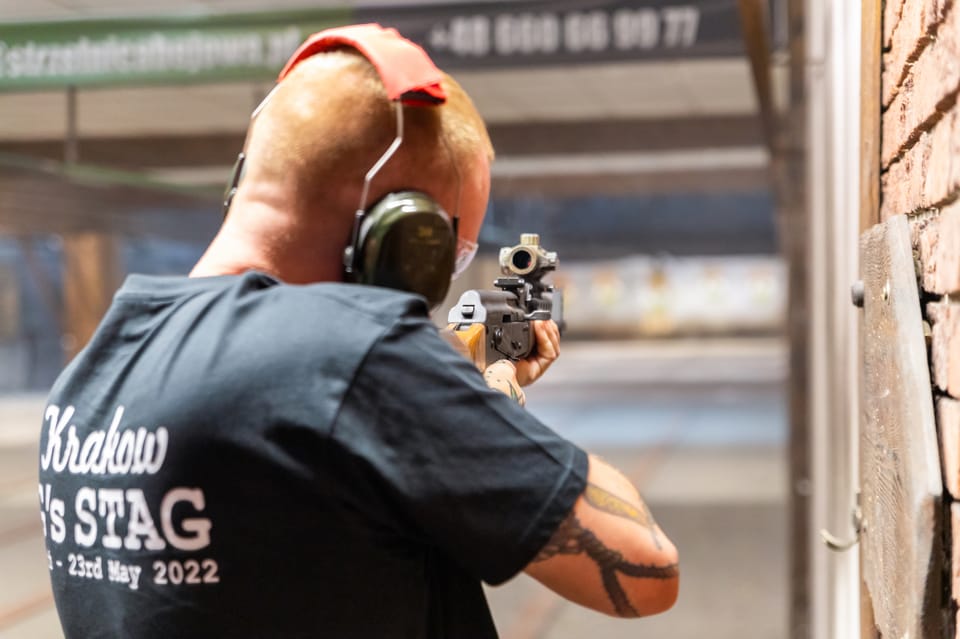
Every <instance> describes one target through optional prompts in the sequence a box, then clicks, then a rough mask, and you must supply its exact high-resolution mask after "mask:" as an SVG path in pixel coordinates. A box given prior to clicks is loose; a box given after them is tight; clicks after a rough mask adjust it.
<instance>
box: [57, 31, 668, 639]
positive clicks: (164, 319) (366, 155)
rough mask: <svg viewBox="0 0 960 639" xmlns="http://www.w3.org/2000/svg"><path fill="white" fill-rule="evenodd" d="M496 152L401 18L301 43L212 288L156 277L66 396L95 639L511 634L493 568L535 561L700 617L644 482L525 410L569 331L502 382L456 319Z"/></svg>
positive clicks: (127, 304)
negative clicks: (492, 595) (691, 609)
mask: <svg viewBox="0 0 960 639" xmlns="http://www.w3.org/2000/svg"><path fill="white" fill-rule="evenodd" d="M398 140H399V143H398V142H397V141H398ZM392 142H393V143H392ZM388 149H392V151H388V152H387V153H385V151H386V150H388ZM492 158H493V150H492V148H491V145H490V141H489V138H488V136H487V132H486V129H485V127H484V125H483V122H482V120H481V119H480V117H479V115H478V114H477V112H476V110H475V109H474V107H473V105H472V103H471V101H470V99H469V98H468V97H467V95H466V94H465V93H464V91H463V90H462V89H461V88H460V86H459V85H458V84H457V83H456V82H455V81H454V80H453V79H451V78H450V77H449V76H447V75H445V74H441V73H440V72H439V71H437V70H436V69H435V68H433V66H432V64H431V63H430V62H429V59H428V58H426V56H425V54H424V53H423V52H422V50H420V49H419V48H418V47H416V46H415V45H413V44H411V43H409V42H407V41H405V40H403V39H402V38H400V37H399V36H398V35H397V34H396V33H395V32H393V31H390V30H382V29H380V28H379V27H376V26H372V25H367V26H362V27H350V28H344V29H335V30H331V31H329V32H324V33H321V34H318V35H317V36H315V37H313V38H311V40H309V41H308V42H307V43H306V44H305V45H304V47H302V48H301V50H300V51H298V53H297V54H295V56H294V58H293V59H292V60H291V62H290V63H289V64H288V65H287V67H286V68H285V69H284V71H283V73H282V75H281V81H280V82H279V83H278V85H277V87H276V89H275V90H274V91H273V93H272V94H271V96H270V97H269V99H268V100H266V102H265V104H264V105H262V108H260V109H259V110H258V112H257V113H256V115H255V118H254V120H253V122H252V124H251V128H250V131H249V134H248V137H247V142H246V144H245V148H244V159H243V161H242V162H240V163H239V166H238V169H237V172H236V176H235V180H234V186H235V187H236V188H235V192H234V193H231V195H230V197H228V199H227V208H228V209H229V211H228V213H227V215H226V218H225V220H224V223H223V225H222V228H221V229H220V231H219V233H218V235H217V236H216V238H215V239H214V240H213V242H212V243H211V244H210V246H209V248H208V249H207V251H206V253H205V254H204V255H203V257H202V258H201V259H200V261H199V263H198V264H197V265H196V267H195V268H194V270H193V272H192V273H191V276H190V277H189V278H187V277H143V276H131V277H130V278H128V280H127V282H126V283H125V284H124V286H123V287H122V288H121V289H120V291H119V292H118V293H117V295H116V297H115V299H114V303H113V305H112V306H111V308H110V310H109V311H108V313H107V314H106V316H105V317H104V319H103V322H102V324H101V326H100V328H99V329H98V331H97V333H96V334H95V335H94V337H93V339H92V340H91V342H90V343H89V344H88V346H87V347H86V348H85V349H84V351H83V352H82V353H81V354H80V355H79V356H78V357H77V358H76V359H75V360H74V361H73V362H71V364H70V365H69V366H68V368H67V369H66V370H65V371H64V372H63V374H62V375H61V377H60V378H59V379H58V381H57V382H56V384H55V386H54V388H53V390H52V391H51V394H50V397H49V400H48V405H47V408H46V411H45V414H44V426H43V436H42V440H41V449H40V450H41V457H40V475H41V477H40V481H41V490H40V493H41V506H42V507H43V522H44V533H45V535H46V542H47V549H48V559H49V565H50V570H51V579H52V581H53V587H54V593H55V597H56V603H57V609H58V612H59V614H60V618H61V622H62V624H63V627H64V631H65V634H66V636H67V637H68V638H73V637H82V638H89V637H136V638H138V639H149V638H153V637H157V638H160V637H163V638H166V637H200V636H211V637H232V638H244V637H333V638H337V639H346V638H358V639H373V638H381V637H382V638H390V637H453V638H461V637H495V636H496V631H495V629H494V625H493V622H492V620H491V618H490V613H489V610H488V608H487V604H486V601H485V599H484V594H483V590H482V588H481V582H482V581H485V582H487V583H490V584H498V583H501V582H503V581H506V580H508V579H510V578H511V577H513V576H514V575H516V574H517V573H518V572H520V571H522V570H523V571H526V572H527V573H529V574H530V575H532V576H533V577H535V578H536V579H538V580H539V581H540V582H542V583H543V584H544V585H545V586H547V587H548V588H550V589H552V590H554V591H556V592H557V593H559V594H560V595H562V596H564V597H566V598H568V599H570V600H572V601H574V602H577V603H579V604H582V605H584V606H588V607H590V608H593V609H595V610H598V611H601V612H604V613H607V614H611V615H616V616H623V617H633V616H639V615H647V614H653V613H656V612H659V611H662V610H665V609H667V608H669V607H670V606H671V605H672V604H673V602H674V600H675V598H676V594H677V587H678V572H677V554H676V550H675V549H674V547H673V545H672V544H671V543H670V541H669V540H668V539H667V538H666V537H665V535H664V534H663V532H662V531H661V530H660V529H659V528H658V527H657V525H656V524H655V523H654V521H653V519H652V518H651V516H650V514H649V511H648V510H647V509H646V506H645V505H644V503H643V502H642V500H641V498H640V496H639V494H638V493H637V491H636V489H635V488H634V487H633V486H632V485H631V484H630V482H629V481H628V480H627V479H626V478H625V477H624V476H623V475H622V474H621V473H619V472H618V471H616V470H615V469H614V468H612V467H611V466H609V465H608V464H606V463H604V462H603V461H601V460H599V459H597V458H596V457H592V456H588V455H587V454H586V453H585V452H583V451H582V450H580V449H579V448H578V447H576V446H575V445H573V444H571V443H570V442H568V441H566V440H564V439H562V438H561V437H559V436H558V435H556V434H555V433H553V432H552V431H551V430H550V429H549V428H547V427H546V426H544V425H542V424H541V423H539V422H538V421H537V420H536V419H535V418H534V417H533V416H531V415H530V414H529V413H527V412H526V411H525V410H524V409H523V408H521V407H520V406H519V405H518V404H517V402H516V401H514V400H512V399H511V398H510V397H509V393H510V391H511V390H515V389H516V388H517V387H518V386H520V385H524V384H529V383H532V382H533V381H535V380H536V379H537V378H539V377H540V375H542V374H543V372H544V371H545V370H546V369H547V368H548V367H549V365H550V364H551V363H552V362H553V361H554V360H555V359H556V357H557V355H558V351H559V335H558V331H557V328H556V325H555V324H553V323H552V322H549V321H547V322H536V323H534V330H533V333H534V336H535V341H536V347H535V350H534V353H533V354H532V355H531V356H529V357H527V358H525V359H522V360H520V361H518V362H516V363H515V364H514V363H512V362H510V361H509V360H500V361H498V362H494V363H491V364H490V366H489V367H488V368H487V370H486V377H487V379H488V380H489V381H490V383H491V384H492V385H493V386H495V387H497V388H498V389H499V390H500V391H503V392H498V391H497V390H492V389H491V388H490V387H488V386H487V385H486V384H485V383H484V376H482V375H481V373H480V372H479V371H478V370H477V369H476V368H475V367H474V366H473V365H472V364H471V363H470V362H468V361H467V360H466V359H464V358H463V357H461V356H460V355H458V354H457V353H455V352H454V350H453V349H452V348H451V347H450V345H449V344H447V343H446V342H445V341H444V340H443V339H441V338H440V337H439V336H438V333H437V330H436V329H435V327H434V326H433V324H432V323H431V322H430V320H429V316H428V304H431V303H434V304H435V303H436V302H438V301H439V300H440V299H442V298H443V294H444V293H445V291H446V287H447V285H448V284H449V279H450V275H451V272H453V271H454V270H456V268H457V265H458V263H459V265H460V266H462V265H463V263H464V262H465V261H467V260H468V258H469V257H470V256H471V255H472V251H473V250H474V249H475V246H476V244H475V242H476V240H477V235H478V233H479V229H480V225H481V223H482V220H483V216H484V212H485V209H486V205H487V198H488V194H489V184H490V163H491V161H492ZM358 202H359V203H360V206H359V210H358ZM447 212H449V215H448V213H447ZM371 284H373V285H371ZM398 288H400V289H406V291H412V292H404V290H397V289H398Z"/></svg>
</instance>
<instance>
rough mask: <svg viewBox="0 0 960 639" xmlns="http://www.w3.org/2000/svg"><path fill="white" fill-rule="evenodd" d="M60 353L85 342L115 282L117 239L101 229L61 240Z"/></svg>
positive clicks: (69, 354) (71, 351)
mask: <svg viewBox="0 0 960 639" xmlns="http://www.w3.org/2000/svg"><path fill="white" fill-rule="evenodd" d="M63 266H64V269H63V306H64V327H63V328H64V354H65V355H66V356H67V358H68V359H70V358H72V357H73V356H74V355H76V354H77V353H78V352H80V349H81V348H83V346H84V345H85V344H86V343H87V341H88V340H89V339H90V337H91V336H92V335H93V332H94V330H96V328H97V325H98V324H99V323H100V319H101V318H102V317H103V314H104V312H105V311H106V310H107V307H108V306H110V300H111V299H112V297H113V292H114V290H116V287H117V285H118V284H119V256H118V250H117V240H116V238H115V237H113V236H111V235H105V234H103V233H89V232H88V233H75V234H72V235H68V236H66V237H64V241H63Z"/></svg>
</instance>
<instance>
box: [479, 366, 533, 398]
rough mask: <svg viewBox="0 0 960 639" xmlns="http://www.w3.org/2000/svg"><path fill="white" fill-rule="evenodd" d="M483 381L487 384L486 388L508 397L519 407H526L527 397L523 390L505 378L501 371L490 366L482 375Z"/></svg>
mask: <svg viewBox="0 0 960 639" xmlns="http://www.w3.org/2000/svg"><path fill="white" fill-rule="evenodd" d="M483 379H484V381H486V382H487V386H489V387H490V388H492V389H494V390H498V391H500V392H501V393H503V394H505V395H509V397H510V399H512V400H513V401H515V402H517V403H518V404H520V405H521V406H525V405H526V403H527V397H526V395H525V394H524V392H523V390H522V389H521V388H520V387H519V386H518V385H517V383H516V382H515V381H513V380H511V379H508V378H506V377H505V376H504V375H503V373H502V371H498V370H497V369H495V368H494V367H493V366H490V367H488V368H487V370H486V372H485V373H484V374H483Z"/></svg>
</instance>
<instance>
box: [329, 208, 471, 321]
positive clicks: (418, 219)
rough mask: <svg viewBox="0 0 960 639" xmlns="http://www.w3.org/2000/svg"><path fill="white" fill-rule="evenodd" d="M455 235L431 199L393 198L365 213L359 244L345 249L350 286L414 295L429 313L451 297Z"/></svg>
mask: <svg viewBox="0 0 960 639" xmlns="http://www.w3.org/2000/svg"><path fill="white" fill-rule="evenodd" d="M456 243H457V240H456V232H455V230H454V229H453V226H452V225H451V223H450V221H449V218H448V217H447V214H446V213H445V212H444V210H443V209H442V208H440V206H439V205H438V204H437V203H436V201H434V200H433V199H432V198H431V197H429V196H428V195H426V194H424V193H420V192H417V191H401V192H399V193H390V194H388V195H386V196H385V197H384V198H382V199H381V200H380V201H379V202H377V203H376V204H375V205H374V206H373V207H371V208H370V209H369V210H368V211H366V212H365V214H364V216H363V221H362V222H361V224H360V231H359V233H358V237H357V239H356V242H355V243H354V244H352V245H351V246H348V247H347V248H346V249H345V250H344V265H345V271H346V273H347V277H348V279H349V280H350V281H353V282H358V283H360V284H372V285H375V286H385V287H388V288H394V289H400V290H403V291H408V292H410V293H416V294H418V295H422V296H423V297H425V298H426V300H427V303H428V304H429V305H430V307H431V308H433V307H435V306H437V305H439V304H440V303H441V302H442V301H443V299H444V298H445V297H446V295H447V291H448V289H449V288H450V280H451V276H452V275H453V269H454V260H455V253H456V251H455V247H456Z"/></svg>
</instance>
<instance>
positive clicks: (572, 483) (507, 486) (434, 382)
mask: <svg viewBox="0 0 960 639" xmlns="http://www.w3.org/2000/svg"><path fill="white" fill-rule="evenodd" d="M333 437H334V438H335V440H336V441H337V442H338V443H339V444H340V445H341V446H343V447H345V448H346V449H347V451H348V452H349V454H351V455H353V456H355V458H356V459H357V463H359V464H362V465H363V466H365V468H366V471H367V473H368V474H369V475H370V476H371V477H372V481H374V482H376V483H377V484H379V486H378V490H379V491H382V492H384V493H385V501H386V502H388V503H389V504H391V505H392V506H393V509H394V510H395V512H396V513H397V516H396V521H397V524H398V525H400V526H402V527H403V528H404V532H405V533H406V534H412V535H415V536H416V537H417V538H418V539H420V540H422V541H423V542H424V543H428V544H430V545H432V546H434V547H437V548H439V549H440V550H441V551H442V552H444V553H445V554H446V555H447V556H448V557H449V558H450V559H452V560H454V561H456V562H457V563H459V564H460V565H461V566H463V567H464V568H465V569H466V570H468V571H469V572H470V573H471V574H472V575H474V576H475V577H477V578H479V579H482V580H483V581H485V582H487V583H490V584H498V583H501V582H503V581H506V580H507V579H510V578H511V577H513V576H514V575H515V574H516V573H518V572H519V571H520V570H522V569H523V568H524V567H525V566H526V565H527V564H528V563H529V562H530V561H531V560H532V559H533V557H534V556H535V555H536V553H537V552H539V551H540V549H541V548H542V547H543V546H544V545H545V544H546V542H547V541H548V540H549V538H550V536H551V535H552V534H553V532H554V531H555V530H556V529H557V527H558V526H559V525H560V523H561V522H562V521H563V519H564V518H565V517H566V516H567V514H568V513H569V512H570V510H571V508H572V507H573V504H574V502H575V501H576V499H577V497H579V496H580V494H581V493H582V492H583V489H584V486H585V485H586V477H587V456H586V453H584V451H582V450H581V449H580V448H578V447H577V446H575V445H574V444H572V443H570V442H569V441H567V440H565V439H564V438H562V437H560V436H559V435H557V434H556V433H554V432H553V431H552V430H551V429H549V428H548V427H546V426H545V425H543V424H542V423H540V422H539V421H538V420H537V419H536V418H535V417H534V416H533V415H531V414H530V413H528V412H527V411H526V410H525V409H523V408H522V407H520V406H519V405H517V404H516V402H515V401H513V400H511V399H510V398H508V397H506V396H505V395H504V394H503V393H500V392H498V391H494V390H491V389H489V388H488V387H487V386H486V384H485V383H484V381H483V378H482V375H481V374H480V372H479V371H478V370H477V369H476V367H475V366H474V365H473V364H472V363H470V362H468V361H467V360H466V359H464V358H463V357H462V356H460V355H458V354H457V353H456V352H454V350H453V349H452V348H451V347H450V346H449V345H448V344H447V343H446V342H444V341H443V340H442V338H441V337H440V336H439V335H438V334H437V330H436V328H435V327H434V326H433V325H432V324H430V322H429V321H427V320H426V319H425V318H412V317H405V318H403V319H401V320H400V321H398V322H397V323H396V324H395V325H394V326H393V327H391V328H390V329H389V330H388V331H387V332H386V333H385V334H384V336H383V338H382V339H381V340H379V341H378V342H377V343H376V344H375V345H374V346H373V347H372V348H371V350H370V351H369V353H368V354H367V357H366V358H365V360H364V362H363V364H362V366H361V368H360V369H359V370H358V372H357V375H356V377H355V378H354V381H353V384H352V385H351V388H350V390H349V391H348V393H347V396H346V397H345V398H344V403H343V405H342V408H341V411H340V414H339V416H338V418H337V421H336V424H335V426H334V430H333Z"/></svg>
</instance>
